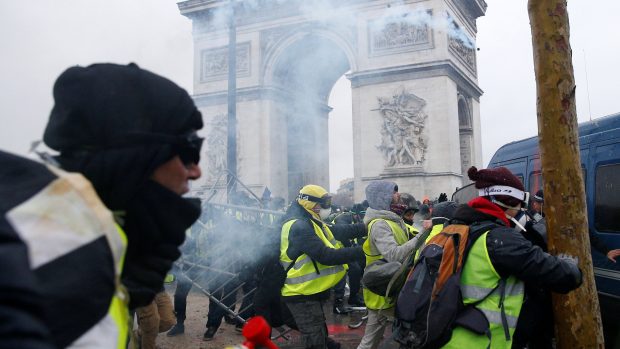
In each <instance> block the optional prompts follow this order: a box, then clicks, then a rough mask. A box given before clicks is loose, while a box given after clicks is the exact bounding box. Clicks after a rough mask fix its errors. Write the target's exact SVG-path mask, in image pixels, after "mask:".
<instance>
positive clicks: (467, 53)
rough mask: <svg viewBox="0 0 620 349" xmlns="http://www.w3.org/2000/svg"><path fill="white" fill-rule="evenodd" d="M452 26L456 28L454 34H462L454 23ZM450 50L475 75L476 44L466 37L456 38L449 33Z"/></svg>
mask: <svg viewBox="0 0 620 349" xmlns="http://www.w3.org/2000/svg"><path fill="white" fill-rule="evenodd" d="M452 26H453V27H454V28H455V29H454V30H453V33H461V32H462V30H461V29H460V28H459V26H458V25H457V24H456V23H455V22H454V21H452ZM448 48H449V51H450V52H451V53H452V54H453V55H454V56H456V58H458V59H459V60H460V61H461V62H463V63H464V64H465V66H466V67H467V68H469V69H471V71H472V72H473V73H474V74H475V73H476V50H475V49H474V43H473V42H472V41H471V40H470V39H469V38H467V37H466V35H459V36H456V35H451V33H448Z"/></svg>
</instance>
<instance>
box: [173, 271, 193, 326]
mask: <svg viewBox="0 0 620 349" xmlns="http://www.w3.org/2000/svg"><path fill="white" fill-rule="evenodd" d="M185 275H187V277H190V278H192V279H194V278H196V276H197V271H194V270H193V269H191V270H190V271H189V272H187V274H181V273H178V274H177V288H176V289H175V290H174V312H175V314H176V318H177V323H178V324H182V323H183V322H184V321H185V315H186V313H187V295H188V294H189V291H190V290H191V289H192V286H193V284H192V282H191V281H190V280H189V279H188V278H187V277H186V276H185Z"/></svg>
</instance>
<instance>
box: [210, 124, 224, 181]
mask: <svg viewBox="0 0 620 349" xmlns="http://www.w3.org/2000/svg"><path fill="white" fill-rule="evenodd" d="M227 127H228V119H227V116H226V114H219V115H215V116H214V117H213V118H212V119H211V121H210V122H208V123H207V128H208V129H209V131H208V133H207V137H206V138H205V140H206V142H207V144H206V147H205V148H206V161H205V163H206V164H207V166H208V167H207V169H206V171H205V172H206V173H205V177H206V182H207V183H214V182H215V181H216V180H217V178H218V176H219V175H220V174H221V173H222V172H223V171H224V170H226V164H227V161H226V153H227V148H228V147H227V145H226V143H227V135H228V129H227Z"/></svg>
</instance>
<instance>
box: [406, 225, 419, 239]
mask: <svg viewBox="0 0 620 349" xmlns="http://www.w3.org/2000/svg"><path fill="white" fill-rule="evenodd" d="M405 227H407V234H408V235H409V240H411V239H412V238H413V237H414V236H416V235H418V233H419V231H418V229H416V228H415V227H414V226H413V225H411V224H407V223H405Z"/></svg>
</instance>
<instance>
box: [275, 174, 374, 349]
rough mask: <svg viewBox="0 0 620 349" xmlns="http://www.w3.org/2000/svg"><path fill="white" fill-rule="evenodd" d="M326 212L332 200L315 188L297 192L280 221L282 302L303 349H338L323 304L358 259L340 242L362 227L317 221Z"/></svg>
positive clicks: (357, 234)
mask: <svg viewBox="0 0 620 349" xmlns="http://www.w3.org/2000/svg"><path fill="white" fill-rule="evenodd" d="M330 210H331V197H330V196H329V194H328V193H327V191H326V190H325V189H324V188H323V187H321V186H318V185H313V184H309V185H306V186H304V187H303V188H301V190H300V191H299V195H298V197H297V200H295V201H293V203H291V205H290V206H289V208H288V210H287V211H286V214H285V215H284V217H283V218H282V222H283V225H282V231H281V239H280V241H281V244H280V263H281V264H282V266H283V267H284V268H285V270H286V272H287V275H286V280H285V282H284V286H283V287H282V291H281V293H282V297H283V300H284V302H285V303H286V305H287V307H288V308H289V309H290V311H291V313H292V314H293V317H294V318H295V322H296V323H297V326H298V328H299V331H300V332H301V333H302V340H303V341H304V345H305V347H306V348H325V347H327V348H338V347H339V346H338V344H336V343H335V342H334V341H333V340H332V339H330V338H329V337H328V333H327V326H326V325H325V314H324V313H323V308H322V303H323V302H324V301H325V300H327V299H328V298H329V294H330V290H331V288H332V287H333V286H335V285H336V284H337V283H338V282H339V281H340V280H341V279H342V278H343V277H344V275H345V271H346V269H347V265H346V263H349V262H353V261H356V260H358V259H359V258H361V256H362V249H361V248H360V247H343V246H342V243H341V242H340V241H343V240H347V239H354V238H358V237H363V236H365V235H366V229H365V226H364V224H361V223H359V224H344V225H333V226H328V225H327V224H325V223H324V222H323V221H322V220H321V217H327V216H328V215H329V211H330Z"/></svg>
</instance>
